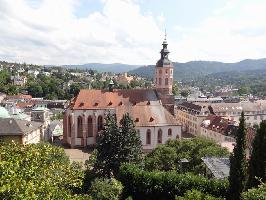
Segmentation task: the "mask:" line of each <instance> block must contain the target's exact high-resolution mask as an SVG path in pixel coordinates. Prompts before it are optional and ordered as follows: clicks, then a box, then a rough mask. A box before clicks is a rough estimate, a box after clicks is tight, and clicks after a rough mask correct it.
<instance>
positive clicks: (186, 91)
mask: <svg viewBox="0 0 266 200" xmlns="http://www.w3.org/2000/svg"><path fill="white" fill-rule="evenodd" d="M180 95H181V96H182V97H188V95H189V91H188V90H182V91H181V92H180Z"/></svg>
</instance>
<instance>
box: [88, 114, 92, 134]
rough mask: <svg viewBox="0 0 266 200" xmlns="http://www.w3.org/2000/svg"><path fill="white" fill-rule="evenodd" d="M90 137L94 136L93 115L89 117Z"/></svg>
mask: <svg viewBox="0 0 266 200" xmlns="http://www.w3.org/2000/svg"><path fill="white" fill-rule="evenodd" d="M88 137H93V125H92V117H91V116H89V117H88Z"/></svg>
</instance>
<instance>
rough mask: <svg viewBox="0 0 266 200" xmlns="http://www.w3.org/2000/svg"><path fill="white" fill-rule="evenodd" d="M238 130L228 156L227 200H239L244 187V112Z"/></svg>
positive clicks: (245, 163)
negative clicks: (232, 148)
mask: <svg viewBox="0 0 266 200" xmlns="http://www.w3.org/2000/svg"><path fill="white" fill-rule="evenodd" d="M239 121H240V123H239V128H238V130H237V133H236V146H235V148H234V150H233V153H232V154H231V156H230V173H229V189H228V199H232V200H239V199H240V195H241V193H242V192H243V190H244V188H245V185H246V177H247V160H246V147H247V146H246V135H247V134H246V127H245V117H244V112H242V113H241V117H240V119H239Z"/></svg>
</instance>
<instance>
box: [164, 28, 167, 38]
mask: <svg viewBox="0 0 266 200" xmlns="http://www.w3.org/2000/svg"><path fill="white" fill-rule="evenodd" d="M166 36H167V33H166V28H165V29H164V40H166Z"/></svg>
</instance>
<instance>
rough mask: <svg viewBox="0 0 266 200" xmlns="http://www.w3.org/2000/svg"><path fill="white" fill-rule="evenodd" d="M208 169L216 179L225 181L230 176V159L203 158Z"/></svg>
mask: <svg viewBox="0 0 266 200" xmlns="http://www.w3.org/2000/svg"><path fill="white" fill-rule="evenodd" d="M201 160H202V161H203V162H204V164H205V165H206V166H207V168H208V169H209V170H210V171H211V173H212V175H213V176H214V178H217V179H224V178H227V177H228V176H229V170H230V161H229V158H217V157H205V158H201Z"/></svg>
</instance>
